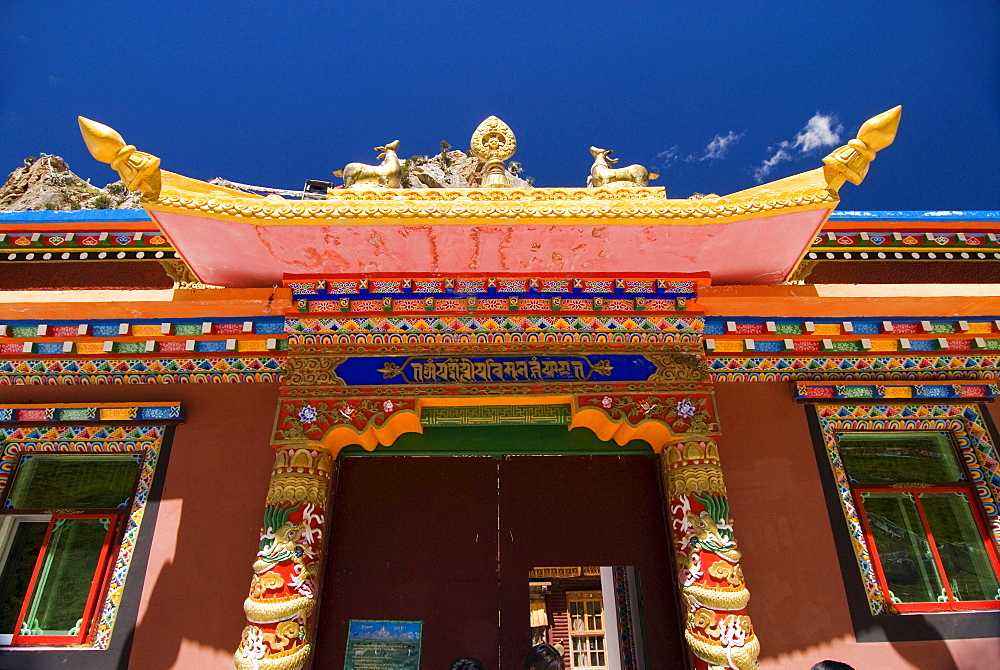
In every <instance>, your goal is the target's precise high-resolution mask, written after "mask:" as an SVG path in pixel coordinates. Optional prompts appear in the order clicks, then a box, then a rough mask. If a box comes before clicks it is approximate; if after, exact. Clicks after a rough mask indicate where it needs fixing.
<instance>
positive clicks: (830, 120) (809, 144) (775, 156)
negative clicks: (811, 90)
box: [753, 112, 844, 184]
mask: <svg viewBox="0 0 1000 670" xmlns="http://www.w3.org/2000/svg"><path fill="white" fill-rule="evenodd" d="M843 131H844V126H842V125H841V124H840V123H839V122H838V121H837V117H836V116H834V115H832V114H830V115H824V114H820V113H819V112H816V113H815V114H813V116H812V118H811V119H809V120H808V121H806V125H805V127H804V128H803V129H802V130H800V131H799V132H798V133H796V134H795V137H794V138H793V139H792V140H784V141H782V142H779V143H778V144H777V145H776V146H774V147H770V148H769V149H768V151H773V152H774V153H772V154H771V157H770V158H768V159H767V160H765V161H764V162H763V163H761V164H760V165H759V166H758V167H755V168H754V170H753V176H754V179H756V180H757V183H758V184H759V183H761V182H763V181H764V178H765V177H767V176H768V175H769V174H771V171H772V170H774V168H775V166H776V165H777V164H778V163H781V162H782V161H790V160H792V159H793V158H794V157H795V156H796V155H802V154H807V153H809V152H810V151H814V150H815V149H822V148H824V147H832V146H835V145H837V144H840V133H842V132H843Z"/></svg>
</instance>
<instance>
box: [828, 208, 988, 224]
mask: <svg viewBox="0 0 1000 670" xmlns="http://www.w3.org/2000/svg"><path fill="white" fill-rule="evenodd" d="M830 220H831V221H920V222H928V223H930V222H932V221H984V222H989V223H1000V211H995V210H967V211H955V210H942V211H899V212H895V211H875V212H869V211H847V212H836V211H835V212H833V213H832V214H830Z"/></svg>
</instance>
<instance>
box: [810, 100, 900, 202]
mask: <svg viewBox="0 0 1000 670" xmlns="http://www.w3.org/2000/svg"><path fill="white" fill-rule="evenodd" d="M902 115H903V106H902V105H896V106H895V107H893V108H892V109H890V110H888V111H885V112H882V113H881V114H879V115H878V116H873V117H872V118H870V119H868V120H867V121H865V122H864V123H863V124H862V125H861V128H860V129H859V130H858V136H857V138H856V139H853V140H850V141H849V142H848V143H847V144H846V145H844V146H842V147H840V148H838V149H836V150H835V151H833V153H831V154H830V155H829V156H827V157H826V158H824V159H823V163H824V164H825V165H826V167H825V168H824V172H825V173H826V181H827V187H828V188H829V189H830V190H831V191H837V190H839V189H840V187H841V186H843V185H844V182H845V181H849V182H851V183H852V184H860V183H861V182H862V181H864V178H865V175H867V174H868V168H869V166H870V164H871V162H872V161H873V160H875V153H876V152H878V151H881V150H882V149H885V148H886V147H887V146H889V145H890V144H892V142H893V140H895V139H896V130H897V129H898V128H899V120H900V118H901V117H902Z"/></svg>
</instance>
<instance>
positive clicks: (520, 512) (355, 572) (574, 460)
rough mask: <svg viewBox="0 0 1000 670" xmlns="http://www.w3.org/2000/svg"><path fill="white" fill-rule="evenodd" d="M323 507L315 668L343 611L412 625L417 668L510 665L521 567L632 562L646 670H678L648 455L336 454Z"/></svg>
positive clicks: (328, 651)
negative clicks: (462, 661)
mask: <svg viewBox="0 0 1000 670" xmlns="http://www.w3.org/2000/svg"><path fill="white" fill-rule="evenodd" d="M483 430H484V431H485V430H496V431H503V430H504V429H503V428H491V429H483ZM563 431H565V429H563ZM435 432H437V433H439V434H440V435H442V436H444V437H447V435H448V434H449V431H448V430H441V431H435ZM458 432H461V431H455V433H452V434H456V436H457V433H458ZM564 434H565V433H564ZM425 439H426V436H425ZM330 514H331V517H330V535H329V539H328V541H329V544H328V556H329V558H328V563H327V568H326V575H325V580H324V591H323V600H322V607H321V609H320V614H319V620H318V628H317V635H316V639H317V643H316V654H315V663H314V667H316V668H334V669H339V668H343V667H344V653H345V648H346V638H347V626H348V621H349V620H351V619H376V620H403V621H406V620H413V621H422V622H423V643H422V648H421V653H420V661H421V662H420V666H421V667H422V668H428V669H432V668H447V667H448V664H449V663H450V662H451V661H452V660H453V659H455V658H457V657H460V656H474V657H476V658H479V659H480V660H482V661H483V662H484V664H485V665H486V668H487V670H499V669H504V670H506V669H507V668H520V666H521V662H522V660H523V659H524V656H525V654H526V653H527V651H528V649H529V648H530V645H531V628H530V625H529V609H530V604H529V595H528V574H529V571H530V570H531V569H532V568H533V567H538V566H560V565H594V566H634V568H635V572H636V574H637V575H639V583H640V590H639V591H640V598H641V601H642V602H641V603H637V605H638V606H639V607H638V609H639V610H640V611H643V612H645V626H644V629H645V634H644V635H642V636H641V639H643V640H644V644H645V648H646V651H647V657H648V658H650V659H651V661H652V662H651V664H650V665H651V667H667V668H671V667H678V668H680V667H685V661H684V660H682V659H684V654H683V653H682V651H681V649H682V645H681V639H682V638H681V633H680V629H679V626H678V617H677V614H676V611H677V605H676V603H677V597H676V588H675V586H674V584H675V582H674V579H673V569H672V567H671V562H670V554H669V544H668V541H667V535H666V529H665V527H664V521H663V507H662V502H661V494H660V486H659V480H658V471H657V464H656V460H655V459H654V458H652V457H648V456H635V455H630V456H579V455H573V456H511V457H506V458H503V459H499V460H498V459H496V458H489V457H469V456H466V457H461V456H459V457H454V456H453V457H434V458H413V457H396V458H374V457H369V458H345V459H342V462H341V466H340V471H339V476H338V483H337V488H336V492H335V494H334V501H333V505H332V509H331V511H330ZM639 625H642V622H641V621H640V622H639ZM670 659H673V661H671V660H670Z"/></svg>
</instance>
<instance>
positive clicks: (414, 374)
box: [379, 356, 612, 384]
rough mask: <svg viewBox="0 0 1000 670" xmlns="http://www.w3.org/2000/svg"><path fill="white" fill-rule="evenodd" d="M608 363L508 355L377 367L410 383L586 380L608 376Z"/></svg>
mask: <svg viewBox="0 0 1000 670" xmlns="http://www.w3.org/2000/svg"><path fill="white" fill-rule="evenodd" d="M611 371H612V366H611V363H610V362H609V361H606V360H602V361H597V362H595V363H591V362H590V361H589V360H587V359H586V358H583V357H581V358H550V357H547V356H543V357H541V358H539V357H538V356H532V357H530V358H529V357H512V358H468V357H460V356H448V357H443V358H426V359H421V358H411V359H407V360H406V362H404V363H403V365H398V364H396V363H393V362H391V361H386V362H385V364H384V365H383V366H382V367H381V368H379V372H381V373H382V376H383V377H384V378H385V379H391V378H393V377H397V376H400V375H401V376H402V377H403V379H404V380H406V381H407V382H409V383H412V384H435V383H442V382H453V383H458V384H476V383H482V382H531V381H549V380H552V381H556V380H559V381H586V380H587V379H589V377H590V374H591V373H593V372H596V373H597V374H600V375H604V376H608V375H610V374H611Z"/></svg>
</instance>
